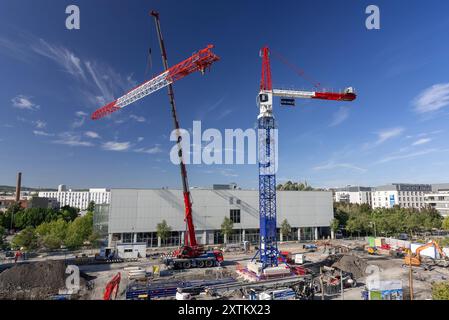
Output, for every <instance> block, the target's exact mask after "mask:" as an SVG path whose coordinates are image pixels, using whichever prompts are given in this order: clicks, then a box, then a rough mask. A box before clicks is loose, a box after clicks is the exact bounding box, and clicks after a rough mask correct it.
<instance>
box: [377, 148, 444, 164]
mask: <svg viewBox="0 0 449 320" xmlns="http://www.w3.org/2000/svg"><path fill="white" fill-rule="evenodd" d="M438 151H441V150H438V149H426V150H421V151H416V152H410V153H409V152H403V153H395V154H392V155H389V156H386V157H384V158H382V159H380V160H379V161H378V162H377V163H386V162H390V161H394V160H402V159H411V158H416V157H419V156H423V155H427V154H430V153H435V152H438Z"/></svg>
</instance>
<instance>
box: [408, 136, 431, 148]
mask: <svg viewBox="0 0 449 320" xmlns="http://www.w3.org/2000/svg"><path fill="white" fill-rule="evenodd" d="M430 141H432V139H430V138H422V139H419V140H416V141H415V142H413V144H412V145H413V146H419V145H422V144H426V143H429V142H430Z"/></svg>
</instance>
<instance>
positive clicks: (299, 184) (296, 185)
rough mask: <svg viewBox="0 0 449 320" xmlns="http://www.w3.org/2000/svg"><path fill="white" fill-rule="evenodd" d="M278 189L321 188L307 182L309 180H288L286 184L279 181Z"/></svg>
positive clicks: (305, 189)
mask: <svg viewBox="0 0 449 320" xmlns="http://www.w3.org/2000/svg"><path fill="white" fill-rule="evenodd" d="M276 190H278V191H320V190H321V189H314V188H313V187H312V186H310V185H309V184H308V183H307V181H304V182H291V181H287V182H286V183H284V184H282V183H279V184H278V185H277V186H276Z"/></svg>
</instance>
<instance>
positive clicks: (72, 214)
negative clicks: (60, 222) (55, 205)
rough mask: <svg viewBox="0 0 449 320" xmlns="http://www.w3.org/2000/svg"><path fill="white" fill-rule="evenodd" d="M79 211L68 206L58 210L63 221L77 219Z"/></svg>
mask: <svg viewBox="0 0 449 320" xmlns="http://www.w3.org/2000/svg"><path fill="white" fill-rule="evenodd" d="M79 212H80V211H79V209H77V208H73V207H70V206H64V207H62V208H61V209H60V215H61V216H62V218H63V219H64V220H65V221H67V222H68V221H74V220H75V219H76V218H78V214H79Z"/></svg>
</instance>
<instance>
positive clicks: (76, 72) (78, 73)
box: [31, 39, 86, 80]
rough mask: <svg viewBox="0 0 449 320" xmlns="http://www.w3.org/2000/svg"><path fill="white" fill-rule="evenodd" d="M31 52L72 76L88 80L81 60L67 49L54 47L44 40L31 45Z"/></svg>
mask: <svg viewBox="0 0 449 320" xmlns="http://www.w3.org/2000/svg"><path fill="white" fill-rule="evenodd" d="M31 50H33V51H34V52H35V53H37V54H39V55H41V56H44V57H46V58H48V59H51V60H53V61H54V62H56V63H57V64H58V65H60V66H61V67H62V68H63V70H64V71H66V72H68V73H69V74H70V75H72V76H74V77H76V78H80V79H82V80H86V75H85V72H84V70H83V68H82V66H81V65H82V62H81V59H80V58H78V57H77V56H76V55H75V54H74V53H73V52H72V51H70V50H68V49H67V48H65V47H63V46H57V45H53V44H50V43H48V42H46V41H45V40H43V39H39V41H37V42H35V43H33V44H32V45H31Z"/></svg>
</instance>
